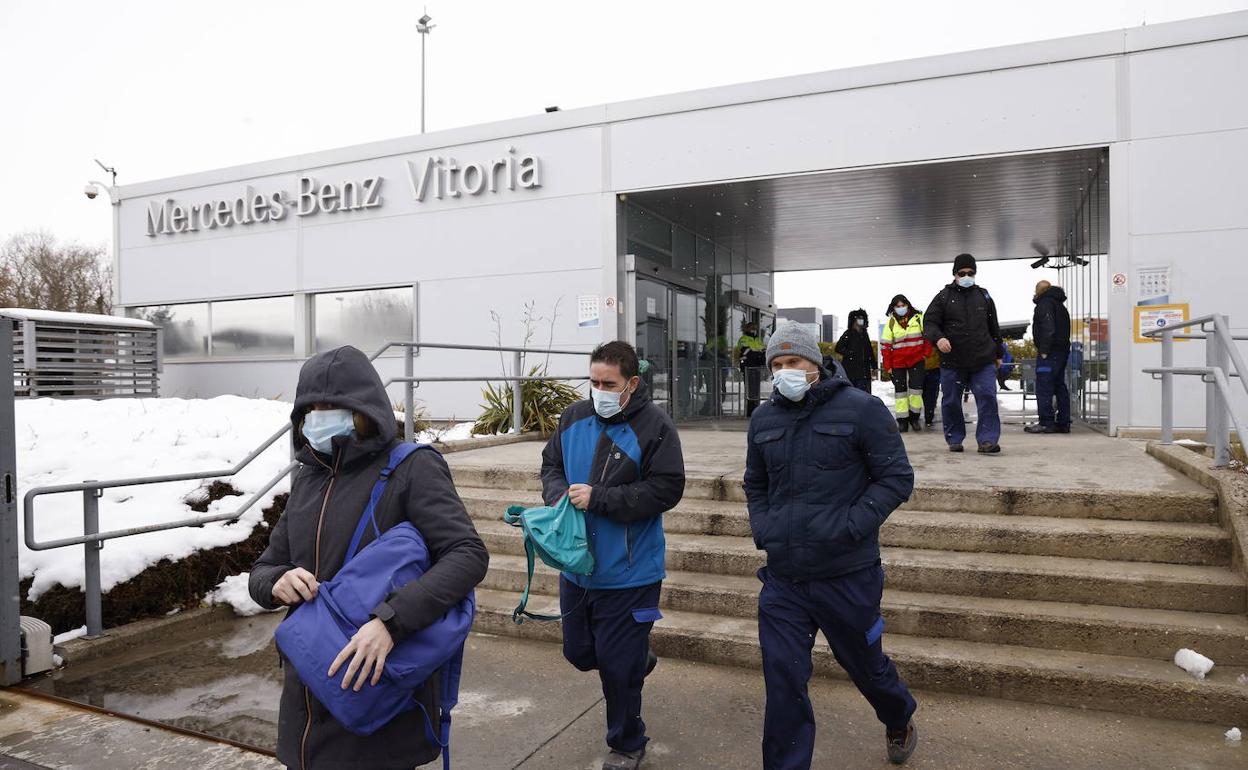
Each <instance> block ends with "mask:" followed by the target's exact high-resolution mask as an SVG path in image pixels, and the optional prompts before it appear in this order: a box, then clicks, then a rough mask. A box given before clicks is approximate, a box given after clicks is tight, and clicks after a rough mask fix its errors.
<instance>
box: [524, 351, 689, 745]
mask: <svg viewBox="0 0 1248 770" xmlns="http://www.w3.org/2000/svg"><path fill="white" fill-rule="evenodd" d="M589 381H590V385H591V386H592V390H591V392H590V396H591V398H590V399H588V400H585V401H579V402H577V403H575V404H573V405H572V406H570V407H569V408H568V409H567V410H566V411H565V412H564V413H563V416H562V417H561V418H560V420H559V429H558V430H557V431H555V434H554V435H553V436H551V438H550V441H549V442H548V443H547V444H546V449H545V450H544V451H543V452H542V496H543V497H544V498H545V500H546V504H547V505H554V504H555V503H557V502H558V501H559V499H560V498H562V497H563V495H564V494H567V495H568V497H569V499H570V500H571V501H572V504H573V505H575V506H576V507H577V508H578V509H580V510H582V511H584V512H585V523H586V525H587V529H588V530H589V540H590V547H591V548H592V549H593V552H594V574H592V575H590V576H588V577H585V576H580V575H570V574H566V573H565V574H564V575H562V576H561V577H560V580H559V603H560V608H561V612H562V613H563V614H564V618H563V655H564V657H565V658H567V659H568V661H569V662H570V663H571V664H572V665H573V666H576V667H577V668H578V669H580V670H581V671H592V670H594V669H597V670H598V676H599V678H600V679H601V680H602V694H603V697H604V698H605V699H606V703H607V746H608V747H609V749H610V753H609V754H608V756H607V758H606V760H605V761H604V762H603V765H602V768H603V770H636V768H637V767H638V765H640V764H641V758H642V757H643V756H644V755H645V753H646V742H647V741H648V740H649V739H648V738H647V737H646V723H645V722H643V721H642V719H641V689H642V685H643V683H644V682H645V679H646V676H647V675H648V674H649V673H650V672H651V671H652V670H653V669H654V666H655V664H656V663H657V662H658V658H656V657H655V656H654V653H653V652H651V651H650V630H651V629H652V628H653V627H654V622H655V621H656V620H658V619H660V618H661V617H662V615H661V614H660V613H659V589H660V587H661V586H662V581H663V578H664V577H666V576H667V572H666V569H665V556H666V551H665V545H664V539H663V514H664V513H665V512H666V511H669V510H671V509H672V508H673V507H675V506H676V503H678V502H680V498H681V496H683V495H684V492H685V460H684V456H683V454H682V453H681V449H680V437H679V436H678V435H677V434H676V426H675V425H674V424H673V423H672V420H671V418H670V417H668V416H667V413H666V412H664V411H663V410H662V409H660V408H659V407H658V406H656V405H655V404H654V403H652V402H651V401H650V393H649V390H648V389H647V387H646V385H645V383H643V382H642V381H641V378H640V377H639V376H638V360H637V351H635V350H634V349H633V346H632V345H629V344H628V343H626V342H619V341H616V342H608V343H605V344H603V345H600V346H598V348H597V349H595V350H594V352H593V354H592V355H591V356H590V364H589Z"/></svg>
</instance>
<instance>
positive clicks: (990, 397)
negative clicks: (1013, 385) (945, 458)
mask: <svg viewBox="0 0 1248 770" xmlns="http://www.w3.org/2000/svg"><path fill="white" fill-rule="evenodd" d="M967 385H969V386H970V388H971V393H973V394H974V395H975V410H976V415H977V416H976V423H975V440H976V441H978V442H979V443H981V444H984V443H988V444H995V443H997V442H998V441H1000V440H1001V413H1000V411H999V410H998V409H997V367H996V365H995V364H988V365H986V366H984V367H982V368H980V369H944V368H942V369H941V370H940V392H941V399H940V419H941V421H942V422H943V423H944V428H945V442H946V443H948V444H949V445H950V446H952V445H954V444H961V443H962V442H963V441H964V440H966V418H964V417H963V416H962V392H963V391H964V390H965V389H966V386H967Z"/></svg>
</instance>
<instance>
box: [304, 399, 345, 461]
mask: <svg viewBox="0 0 1248 770" xmlns="http://www.w3.org/2000/svg"><path fill="white" fill-rule="evenodd" d="M354 432H355V419H354V417H353V416H352V414H351V410H350V409H314V410H312V411H310V412H308V413H307V414H306V415H305V416H304V418H303V437H304V438H306V439H307V440H308V443H309V444H311V445H312V448H313V449H315V450H316V451H318V452H320V453H321V454H326V455H327V454H333V451H334V444H333V439H334V436H349V435H351V434H352V433H354Z"/></svg>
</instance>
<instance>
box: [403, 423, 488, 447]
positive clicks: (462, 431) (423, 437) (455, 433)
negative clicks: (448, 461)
mask: <svg viewBox="0 0 1248 770" xmlns="http://www.w3.org/2000/svg"><path fill="white" fill-rule="evenodd" d="M400 419H402V418H400ZM475 424H476V423H472V422H459V423H455V424H454V425H452V426H450V427H449V428H446V429H442V428H438V429H435V430H427V431H424V432H422V433H417V434H416V441H417V443H420V444H432V443H434V442H435V441H441V442H442V443H446V442H448V441H463V440H464V439H469V438H472V437H473V435H472V426H473V425H475ZM400 438H402V437H400Z"/></svg>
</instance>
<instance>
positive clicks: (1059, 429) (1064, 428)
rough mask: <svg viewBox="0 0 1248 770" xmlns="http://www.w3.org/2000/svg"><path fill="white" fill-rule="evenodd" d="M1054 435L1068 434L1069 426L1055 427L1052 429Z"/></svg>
mask: <svg viewBox="0 0 1248 770" xmlns="http://www.w3.org/2000/svg"><path fill="white" fill-rule="evenodd" d="M1053 432H1054V433H1070V426H1069V425H1057V426H1055V427H1054V428H1053Z"/></svg>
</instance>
